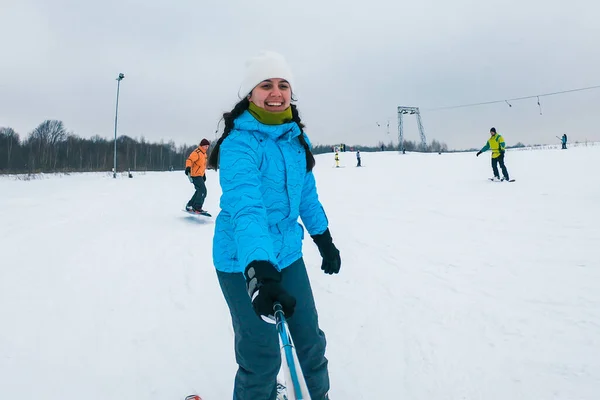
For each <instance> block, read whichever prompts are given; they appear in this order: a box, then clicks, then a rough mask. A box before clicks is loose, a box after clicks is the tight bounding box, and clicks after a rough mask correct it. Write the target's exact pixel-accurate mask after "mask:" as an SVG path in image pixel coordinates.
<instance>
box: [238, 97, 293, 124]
mask: <svg viewBox="0 0 600 400" xmlns="http://www.w3.org/2000/svg"><path fill="white" fill-rule="evenodd" d="M248 111H249V112H250V114H252V115H253V116H254V118H256V119H257V120H258V122H261V123H263V124H265V125H281V124H284V123H286V122H290V121H291V120H292V107H288V108H286V109H285V110H283V111H280V112H270V111H267V110H265V109H264V108H260V107H259V106H257V105H256V104H254V103H253V102H250V107H248Z"/></svg>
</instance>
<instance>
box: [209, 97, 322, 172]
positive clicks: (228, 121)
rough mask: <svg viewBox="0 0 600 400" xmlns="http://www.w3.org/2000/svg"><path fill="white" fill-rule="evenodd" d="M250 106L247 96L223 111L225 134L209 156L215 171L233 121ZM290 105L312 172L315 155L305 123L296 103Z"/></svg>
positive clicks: (307, 162)
mask: <svg viewBox="0 0 600 400" xmlns="http://www.w3.org/2000/svg"><path fill="white" fill-rule="evenodd" d="M248 107H250V100H248V98H247V97H245V98H244V99H242V100H241V101H240V102H239V103H237V104H236V105H235V107H233V110H231V111H229V112H226V113H223V121H225V129H224V130H223V135H221V137H220V138H219V140H218V141H217V144H216V145H215V147H214V148H213V149H212V151H211V153H210V156H209V157H208V168H210V169H214V170H215V171H216V170H217V169H218V168H219V150H220V149H221V143H223V140H225V138H226V137H227V136H229V133H230V132H231V130H232V129H233V121H234V120H235V119H236V118H237V117H239V116H240V115H242V113H243V112H244V111H246V110H247V109H248ZM290 107H292V121H294V122H295V123H296V124H298V127H299V128H300V136H298V139H299V140H300V144H302V147H304V152H305V153H306V172H310V171H312V169H313V167H314V166H315V157H314V156H313V154H312V152H311V151H310V147H309V146H308V143H307V142H306V139H305V138H304V130H303V128H304V124H303V123H302V121H301V120H300V115H299V114H298V109H297V108H296V105H295V104H292V105H290Z"/></svg>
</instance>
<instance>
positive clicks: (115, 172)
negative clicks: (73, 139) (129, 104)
mask: <svg viewBox="0 0 600 400" xmlns="http://www.w3.org/2000/svg"><path fill="white" fill-rule="evenodd" d="M123 78H125V75H123V74H119V77H118V78H117V106H116V109H115V164H114V167H113V178H116V177H117V118H118V115H119V88H120V86H121V81H122V80H123Z"/></svg>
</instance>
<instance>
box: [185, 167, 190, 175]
mask: <svg viewBox="0 0 600 400" xmlns="http://www.w3.org/2000/svg"><path fill="white" fill-rule="evenodd" d="M191 173H192V168H191V167H185V174H186V175H189V174H191Z"/></svg>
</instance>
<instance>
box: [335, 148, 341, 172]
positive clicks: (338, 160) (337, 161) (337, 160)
mask: <svg viewBox="0 0 600 400" xmlns="http://www.w3.org/2000/svg"><path fill="white" fill-rule="evenodd" d="M335 167H336V168H339V167H340V155H339V154H338V152H337V150H336V151H335Z"/></svg>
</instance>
